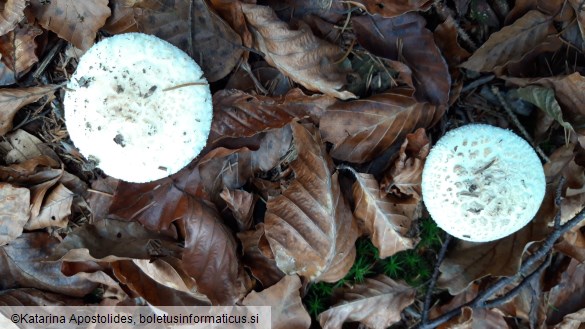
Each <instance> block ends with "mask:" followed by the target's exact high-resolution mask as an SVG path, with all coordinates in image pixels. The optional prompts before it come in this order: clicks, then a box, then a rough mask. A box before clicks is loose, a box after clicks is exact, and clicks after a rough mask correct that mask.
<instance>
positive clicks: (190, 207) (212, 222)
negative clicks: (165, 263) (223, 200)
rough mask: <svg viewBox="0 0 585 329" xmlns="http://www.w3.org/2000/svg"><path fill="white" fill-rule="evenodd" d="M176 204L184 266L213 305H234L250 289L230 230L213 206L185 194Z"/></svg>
mask: <svg viewBox="0 0 585 329" xmlns="http://www.w3.org/2000/svg"><path fill="white" fill-rule="evenodd" d="M178 207H179V208H183V211H184V215H183V222H184V225H185V231H186V237H185V251H184V253H183V268H184V269H185V271H186V272H187V273H188V274H189V275H190V276H192V277H193V278H194V279H195V281H196V282H197V286H198V288H199V291H200V292H201V293H203V294H205V295H206V296H207V297H208V298H209V300H211V302H212V303H213V304H214V305H217V304H219V305H234V304H235V303H236V302H237V301H239V300H241V298H243V297H244V296H245V294H246V293H247V292H248V290H249V289H251V287H250V284H251V281H250V278H249V277H248V275H247V274H246V273H245V271H244V269H243V267H242V266H241V264H240V262H239V260H238V257H237V254H236V248H237V244H236V241H235V239H234V237H233V235H232V232H230V231H229V229H228V228H227V227H226V226H225V225H223V224H222V222H221V218H220V217H219V214H218V213H217V211H216V210H215V209H214V208H213V206H210V205H208V204H206V203H203V202H202V201H199V200H196V199H194V198H191V197H185V198H182V199H181V202H180V203H179V204H178Z"/></svg>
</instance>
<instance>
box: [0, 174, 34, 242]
mask: <svg viewBox="0 0 585 329" xmlns="http://www.w3.org/2000/svg"><path fill="white" fill-rule="evenodd" d="M29 216H30V191H29V190H28V189H26V188H19V187H14V186H12V185H10V184H7V183H0V246H2V245H5V244H7V243H9V242H10V241H12V240H14V239H16V238H17V237H19V236H20V235H21V234H22V229H23V227H24V225H25V224H26V221H27V220H28V218H29Z"/></svg>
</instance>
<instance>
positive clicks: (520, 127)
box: [492, 86, 550, 163]
mask: <svg viewBox="0 0 585 329" xmlns="http://www.w3.org/2000/svg"><path fill="white" fill-rule="evenodd" d="M492 92H493V93H494V95H496V97H497V98H498V100H499V101H500V104H501V105H502V107H503V108H504V110H505V111H506V113H507V114H508V116H509V117H510V119H512V122H514V125H516V127H517V128H518V130H520V133H522V135H523V136H524V138H526V140H527V141H528V142H529V143H530V144H532V146H533V147H534V149H535V150H536V152H537V153H538V154H539V155H540V157H541V158H542V159H543V160H544V161H545V162H547V163H548V162H550V159H549V158H548V157H547V156H546V154H544V151H543V150H542V149H541V148H540V146H538V145H536V144H535V143H534V140H532V137H530V135H529V134H528V132H527V131H526V129H525V128H524V126H523V125H522V124H521V123H520V120H518V117H516V115H515V114H514V112H513V111H512V109H511V108H510V105H509V104H508V102H507V101H506V100H505V99H504V96H502V94H501V93H500V90H499V89H498V87H496V86H493V87H492Z"/></svg>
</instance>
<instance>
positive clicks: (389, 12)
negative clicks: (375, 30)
mask: <svg viewBox="0 0 585 329" xmlns="http://www.w3.org/2000/svg"><path fill="white" fill-rule="evenodd" d="M352 4H353V5H355V6H357V7H360V8H362V9H364V10H365V11H367V12H368V13H369V14H370V15H376V14H377V15H380V16H383V17H396V16H400V15H402V14H404V13H407V12H410V11H418V10H421V11H425V10H427V9H428V8H429V7H430V6H431V4H432V1H430V0H398V1H396V0H394V1H389V0H357V1H354V2H352Z"/></svg>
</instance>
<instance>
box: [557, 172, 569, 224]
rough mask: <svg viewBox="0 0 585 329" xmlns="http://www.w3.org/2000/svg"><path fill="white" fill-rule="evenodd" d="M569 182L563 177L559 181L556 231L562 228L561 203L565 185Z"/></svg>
mask: <svg viewBox="0 0 585 329" xmlns="http://www.w3.org/2000/svg"><path fill="white" fill-rule="evenodd" d="M566 182H567V179H566V178H565V176H561V179H560V180H559V185H558V186H557V189H556V191H555V207H556V208H557V213H556V215H555V220H554V225H555V226H554V227H555V229H558V228H559V226H561V216H562V213H561V202H562V201H563V190H564V189H565V183H566Z"/></svg>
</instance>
